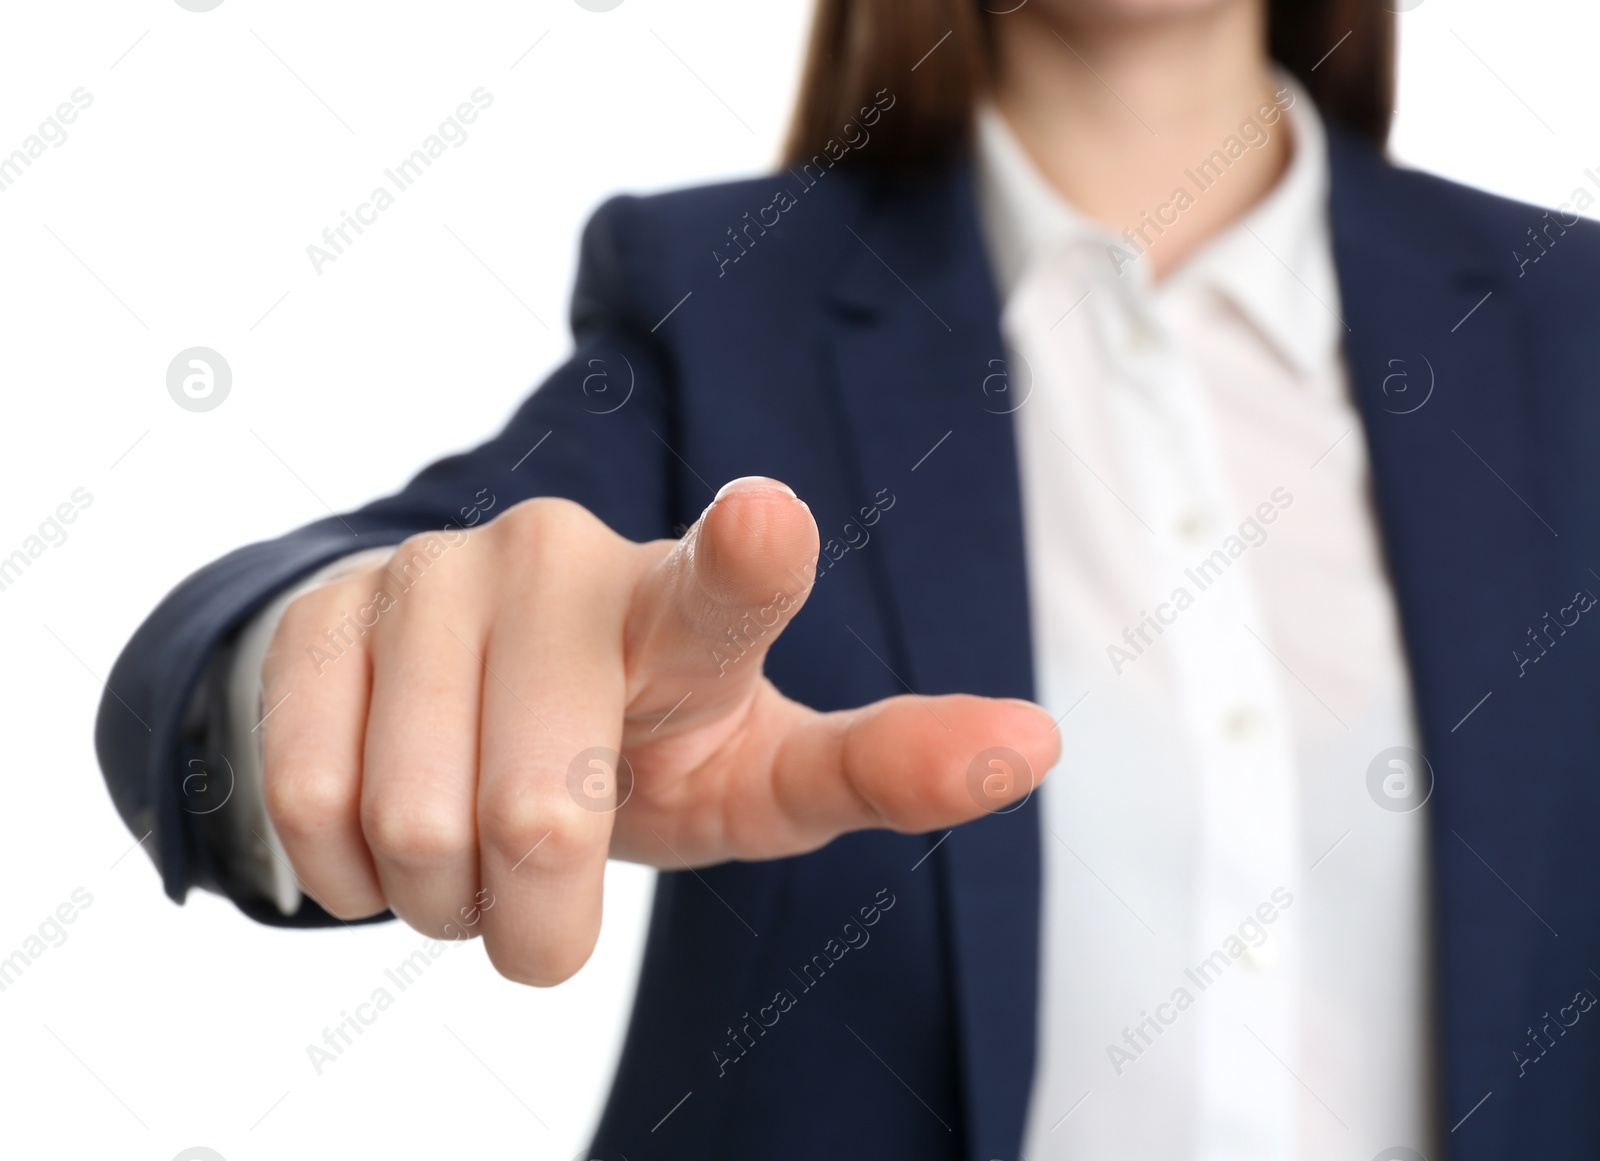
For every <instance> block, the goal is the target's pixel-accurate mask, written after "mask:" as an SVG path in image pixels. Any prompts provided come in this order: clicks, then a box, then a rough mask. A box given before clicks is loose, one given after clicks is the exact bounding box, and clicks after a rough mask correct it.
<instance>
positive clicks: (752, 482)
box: [712, 476, 794, 504]
mask: <svg viewBox="0 0 1600 1161" xmlns="http://www.w3.org/2000/svg"><path fill="white" fill-rule="evenodd" d="M757 491H768V492H782V493H783V494H784V495H786V496H789V497H791V498H794V490H793V489H792V488H790V487H789V485H788V484H785V483H781V482H779V481H778V480H774V479H772V478H771V477H770V476H740V477H739V478H738V479H737V480H729V481H728V482H727V483H726V484H723V485H722V488H721V490H720V491H718V492H717V494H716V497H715V499H713V500H712V503H713V504H714V503H716V501H717V500H720V499H722V498H723V497H724V496H731V495H733V493H735V492H757Z"/></svg>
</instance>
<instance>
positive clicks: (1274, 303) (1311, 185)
mask: <svg viewBox="0 0 1600 1161" xmlns="http://www.w3.org/2000/svg"><path fill="white" fill-rule="evenodd" d="M1279 86H1280V89H1286V90H1287V91H1288V93H1289V94H1290V95H1291V96H1292V98H1293V100H1292V101H1291V102H1290V104H1289V106H1288V109H1287V112H1286V116H1285V119H1286V120H1287V122H1288V125H1289V128H1290V132H1291V134H1292V139H1293V145H1294V149H1293V153H1292V155H1291V158H1290V161H1289V166H1288V169H1287V170H1286V171H1285V172H1284V174H1283V176H1282V177H1281V178H1280V179H1279V181H1278V183H1277V184H1276V185H1275V186H1273V188H1272V189H1271V190H1270V191H1269V192H1268V193H1267V195H1266V197H1264V198H1262V199H1261V201H1259V202H1258V203H1256V205H1254V206H1253V207H1251V208H1250V210H1249V211H1248V212H1247V213H1246V214H1245V216H1244V217H1242V218H1240V219H1239V220H1238V221H1236V222H1234V223H1233V224H1232V225H1230V226H1229V227H1227V229H1225V230H1224V231H1223V232H1222V233H1221V234H1218V235H1217V236H1216V237H1214V238H1212V239H1211V240H1210V241H1209V242H1207V243H1206V244H1205V245H1204V246H1202V247H1201V248H1200V249H1199V250H1197V251H1196V252H1195V253H1194V254H1193V255H1191V256H1190V257H1189V258H1188V259H1187V260H1186V261H1185V262H1184V263H1183V264H1182V265H1181V266H1180V267H1178V268H1177V269H1176V270H1174V271H1173V272H1172V273H1171V274H1169V275H1168V276H1167V278H1166V279H1165V280H1163V282H1162V283H1161V284H1160V285H1158V286H1154V287H1152V286H1151V285H1150V283H1149V276H1148V270H1147V268H1145V267H1144V265H1143V264H1142V263H1139V262H1132V263H1128V262H1122V263H1120V264H1119V263H1116V262H1114V261H1113V260H1112V258H1111V254H1112V251H1111V250H1110V249H1109V248H1110V247H1121V248H1122V249H1123V251H1124V253H1126V251H1127V244H1126V243H1125V242H1123V241H1122V240H1121V239H1119V238H1117V237H1115V236H1114V235H1113V234H1112V233H1111V231H1109V230H1107V229H1106V228H1105V227H1103V226H1101V225H1100V224H1099V223H1097V222H1094V221H1092V220H1091V219H1089V218H1088V217H1086V216H1085V215H1084V214H1082V213H1081V212H1079V211H1078V210H1077V209H1076V208H1074V207H1073V206H1071V205H1070V204H1069V203H1068V202H1067V201H1066V200H1065V199H1064V198H1063V197H1062V196H1061V195H1060V194H1059V193H1057V192H1056V191H1055V189H1054V188H1053V187H1052V186H1051V185H1050V184H1049V182H1048V181H1047V180H1046V179H1045V178H1044V176H1043V175H1042V174H1041V173H1040V172H1039V170H1038V168H1037V167H1036V166H1035V165H1034V164H1033V161H1032V159H1031V158H1030V157H1029V156H1028V155H1027V152H1026V151H1025V150H1024V149H1023V147H1022V144H1021V142H1019V141H1018V140H1017V137H1016V135H1015V134H1014V133H1013V132H1012V130H1011V128H1010V127H1009V126H1008V125H1007V124H1006V122H1005V119H1004V118H1003V117H1002V116H1001V115H1000V113H999V111H998V110H996V109H995V108H994V107H993V106H992V105H989V104H985V105H984V106H982V107H981V108H980V110H979V113H978V137H977V180H978V194H979V205H980V212H981V215H982V219H983V221H982V224H983V230H984V235H985V240H986V243H987V246H988V250H989V255H990V262H991V264H992V266H993V268H994V272H995V280H996V283H997V285H998V288H999V291H1000V294H1001V296H1002V300H1003V301H1005V300H1009V299H1010V297H1011V295H1012V293H1013V292H1014V291H1015V290H1016V288H1017V285H1018V284H1019V283H1020V282H1021V281H1022V279H1023V278H1024V277H1025V276H1026V275H1027V274H1028V273H1029V272H1030V270H1031V269H1032V268H1034V267H1036V266H1038V265H1041V264H1045V263H1048V262H1050V261H1052V260H1053V259H1056V260H1059V257H1060V256H1061V255H1063V254H1065V253H1069V252H1079V253H1082V254H1084V255H1086V256H1087V255H1090V254H1093V255H1094V256H1095V258H1096V259H1097V261H1094V262H1090V263H1089V264H1088V269H1089V270H1090V271H1092V272H1093V275H1092V276H1093V277H1096V278H1098V279H1101V280H1103V281H1106V282H1110V281H1111V280H1117V281H1119V282H1122V283H1123V285H1124V289H1126V290H1130V291H1132V292H1133V293H1134V294H1136V295H1139V296H1141V297H1146V298H1149V299H1151V300H1155V301H1158V300H1159V299H1161V298H1164V297H1168V296H1171V295H1176V294H1183V293H1186V292H1189V291H1192V290H1196V289H1199V290H1210V291H1214V292H1215V293H1217V294H1220V295H1222V296H1223V297H1225V298H1226V299H1228V300H1229V301H1230V302H1231V303H1232V304H1233V305H1234V306H1235V307H1236V308H1237V309H1238V310H1239V311H1240V312H1241V313H1242V314H1243V315H1244V316H1245V318H1246V319H1247V320H1248V321H1249V322H1250V323H1251V325H1253V326H1254V327H1256V328H1257V329H1258V330H1260V331H1261V332H1262V334H1263V335H1264V336H1265V337H1266V339H1267V341H1268V342H1269V343H1271V344H1272V346H1273V347H1274V348H1275V349H1276V350H1277V351H1278V352H1279V353H1280V354H1281V355H1282V356H1283V357H1284V358H1285V359H1286V360H1287V361H1288V362H1289V364H1290V365H1291V366H1292V367H1294V368H1295V369H1296V370H1297V371H1299V372H1300V373H1301V374H1302V375H1308V374H1311V373H1313V372H1315V371H1317V370H1319V369H1321V368H1324V367H1326V366H1327V365H1328V363H1329V361H1330V360H1332V359H1333V358H1334V356H1335V352H1336V349H1337V346H1338V344H1339V341H1340V338H1341V336H1342V334H1343V332H1344V330H1345V325H1344V323H1343V322H1342V320H1341V317H1340V305H1339V286H1338V277H1337V273H1336V271H1335V268H1334V264H1333V250H1332V239H1331V234H1330V230H1329V226H1328V214H1327V204H1328V183H1329V176H1328V156H1327V135H1326V132H1325V130H1324V128H1323V124H1322V118H1321V116H1320V115H1319V114H1318V112H1317V109H1316V106H1315V104H1314V103H1313V102H1312V100H1311V98H1310V96H1309V95H1308V94H1307V93H1306V91H1305V90H1304V88H1303V87H1302V86H1300V84H1299V83H1298V82H1296V81H1295V80H1294V79H1293V78H1292V77H1290V76H1288V75H1287V74H1280V75H1279ZM1269 131H1270V130H1269ZM1191 192H1193V191H1191ZM1202 196H1203V195H1202ZM1119 268H1120V270H1121V275H1120V277H1119V273H1118V272H1119ZM1129 280H1131V285H1129Z"/></svg>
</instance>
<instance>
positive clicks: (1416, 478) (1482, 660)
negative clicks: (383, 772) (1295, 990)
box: [1330, 132, 1582, 1158]
mask: <svg viewBox="0 0 1600 1161" xmlns="http://www.w3.org/2000/svg"><path fill="white" fill-rule="evenodd" d="M1330 152H1331V157H1332V161H1333V165H1332V173H1333V189H1332V218H1333V228H1334V247H1335V256H1336V260H1337V264H1338V268H1339V275H1340V283H1341V295H1342V299H1343V303H1344V311H1345V318H1346V320H1347V323H1348V325H1349V328H1350V330H1349V334H1348V338H1347V347H1346V352H1347V356H1348V361H1349V370H1350V378H1351V384H1352V390H1353V391H1354V393H1355V396H1356V399H1357V401H1358V404H1359V407H1360V410H1361V414H1362V418H1363V425H1364V428H1365V430H1366V433H1367V441H1368V444H1369V446H1370V448H1371V455H1372V471H1373V479H1374V484H1375V488H1376V494H1377V506H1378V511H1379V516H1380V520H1381V523H1382V528H1383V539H1384V543H1385V546H1386V549H1387V555H1388V563H1389V567H1390V572H1391V576H1392V580H1393V583H1394V588H1395V593H1396V597H1397V601H1398V604H1399V609H1400V616H1401V623H1402V626H1403V632H1404V637H1405V642H1406V647H1407V652H1408V655H1409V660H1410V666H1411V672H1412V681H1413V689H1414V693H1415V698H1416V704H1417V710H1418V714H1419V717H1420V724H1421V732H1422V739H1423V747H1424V750H1425V752H1426V754H1427V756H1428V759H1429V761H1430V763H1431V764H1432V767H1433V773H1434V778H1435V785H1434V791H1433V796H1432V798H1431V800H1430V801H1429V810H1430V812H1431V814H1430V823H1431V832H1432V870H1433V893H1434V899H1433V904H1434V907H1433V914H1434V925H1435V926H1434V933H1433V934H1434V937H1435V943H1436V948H1435V960H1436V967H1435V985H1436V986H1435V1005H1436V1013H1435V1014H1436V1017H1437V1022H1438V1030H1437V1037H1436V1048H1437V1052H1436V1056H1437V1059H1439V1060H1440V1061H1441V1064H1442V1085H1441V1092H1440V1097H1441V1103H1442V1106H1443V1107H1442V1108H1441V1109H1440V1110H1439V1113H1440V1116H1439V1119H1440V1121H1441V1122H1442V1127H1441V1130H1440V1137H1441V1138H1442V1139H1445V1140H1447V1141H1448V1143H1449V1145H1450V1148H1451V1153H1452V1155H1453V1156H1456V1157H1458V1158H1479V1157H1482V1158H1490V1157H1501V1156H1506V1155H1508V1154H1509V1153H1510V1152H1512V1151H1513V1150H1512V1149H1511V1148H1510V1141H1509V1140H1508V1139H1507V1134H1508V1131H1509V1130H1510V1127H1511V1126H1513V1125H1514V1124H1515V1123H1516V1122H1517V1120H1518V1119H1519V1118H1520V1117H1522V1116H1524V1115H1525V1114H1526V1113H1527V1112H1528V1110H1527V1109H1526V1108H1520V1109H1519V1107H1518V1102H1519V1101H1521V1100H1524V1099H1526V1098H1528V1097H1529V1096H1530V1095H1531V1093H1532V1089H1531V1087H1530V1086H1532V1084H1533V1082H1532V1081H1523V1082H1521V1083H1520V1085H1519V1082H1518V1080H1517V1079H1516V1077H1515V1076H1514V1075H1512V1074H1511V1073H1508V1072H1507V1071H1506V1062H1507V1061H1508V1060H1510V1059H1511V1058H1510V1055H1509V1053H1510V1051H1511V1050H1512V1049H1513V1048H1515V1047H1517V1045H1518V1044H1519V1043H1521V1027H1522V1024H1523V1023H1524V1022H1526V1020H1527V1019H1530V1018H1532V1017H1533V1016H1534V1015H1536V1014H1537V1013H1538V1012H1540V1011H1542V1010H1543V1009H1544V1008H1546V1007H1548V1006H1549V1004H1550V1001H1551V999H1552V998H1553V997H1551V996H1541V995H1540V994H1539V989H1538V988H1537V987H1535V986H1534V984H1535V978H1534V977H1535V971H1534V967H1533V965H1534V964H1537V962H1538V961H1539V960H1540V959H1542V958H1544V959H1547V958H1548V957H1550V956H1552V955H1553V954H1554V953H1555V951H1556V947H1557V945H1556V944H1555V942H1554V938H1555V937H1554V931H1553V930H1551V929H1549V928H1548V926H1541V924H1542V923H1543V920H1542V919H1540V918H1539V917H1538V915H1537V914H1535V913H1533V912H1532V911H1531V910H1527V909H1524V906H1523V905H1521V904H1519V900H1518V897H1514V896H1513V894H1512V893H1511V891H1510V890H1509V889H1508V888H1507V886H1506V884H1507V883H1508V882H1509V883H1517V884H1519V885H1524V889H1525V890H1526V889H1527V887H1528V886H1533V885H1537V884H1538V883H1540V882H1541V881H1543V880H1544V879H1545V878H1546V871H1547V870H1548V869H1549V864H1550V861H1551V860H1552V859H1556V858H1559V846H1558V845H1557V844H1552V843H1548V842H1543V841H1538V840H1537V838H1536V837H1535V841H1533V842H1527V841H1525V840H1526V839H1527V838H1528V837H1529V836H1538V835H1539V834H1540V833H1541V829H1542V827H1541V821H1540V819H1539V818H1537V817H1529V813H1530V811H1543V810H1545V809H1546V808H1547V807H1548V805H1549V804H1548V802H1547V801H1545V796H1544V795H1543V794H1541V793H1536V792H1535V793H1529V792H1528V789H1529V786H1528V784H1524V785H1522V786H1518V787H1516V789H1517V791H1518V792H1516V793H1512V792H1510V791H1511V790H1512V789H1513V780H1516V779H1518V778H1519V777H1520V774H1519V767H1523V766H1525V765H1526V762H1525V761H1524V760H1523V758H1524V755H1522V754H1519V752H1518V751H1519V750H1522V749H1524V743H1525V741H1526V738H1525V736H1524V735H1525V734H1526V733H1527V730H1526V729H1525V728H1524V729H1518V728H1516V727H1515V726H1513V725H1512V724H1510V722H1508V719H1507V717H1506V713H1507V711H1510V710H1512V708H1513V706H1514V705H1516V704H1517V703H1516V701H1515V700H1513V699H1517V698H1518V697H1519V696H1520V694H1521V692H1522V690H1523V689H1525V688H1527V683H1523V685H1522V686H1520V687H1519V686H1516V685H1515V684H1514V683H1515V681H1516V671H1515V668H1514V667H1509V668H1508V665H1507V662H1506V658H1507V656H1508V653H1507V649H1508V647H1509V646H1515V645H1517V644H1518V643H1519V639H1520V636H1521V633H1522V627H1523V625H1524V624H1525V623H1526V622H1527V620H1528V619H1529V618H1530V617H1531V616H1534V615H1536V614H1537V613H1538V611H1539V610H1541V609H1543V608H1544V607H1545V605H1544V602H1547V601H1549V600H1551V599H1554V598H1556V597H1560V596H1563V595H1564V594H1569V593H1570V591H1571V587H1570V586H1569V587H1568V588H1566V589H1561V588H1558V587H1557V588H1552V585H1553V583H1554V582H1553V581H1552V580H1551V579H1550V578H1551V577H1552V576H1553V575H1554V571H1555V570H1553V569H1552V563H1553V559H1554V551H1555V547H1556V545H1557V543H1558V542H1557V537H1556V535H1555V530H1554V529H1552V528H1551V527H1550V526H1549V525H1547V524H1546V523H1545V521H1544V517H1543V516H1542V515H1541V514H1540V510H1541V509H1542V508H1544V506H1543V505H1542V504H1541V501H1540V496H1539V493H1538V491H1537V482H1538V470H1537V468H1538V465H1537V464H1536V463H1535V455H1536V451H1535V448H1536V441H1535V440H1534V439H1533V438H1532V433H1531V431H1530V424H1531V420H1530V416H1529V411H1528V403H1527V399H1528V395H1527V393H1526V391H1524V390H1522V389H1521V388H1520V387H1519V384H1520V383H1521V382H1522V381H1524V380H1525V379H1526V378H1527V368H1526V365H1525V364H1524V365H1522V366H1519V365H1518V362H1519V360H1518V358H1517V352H1518V350H1519V344H1518V341H1517V340H1518V328H1519V326H1520V323H1519V320H1518V313H1517V312H1518V309H1519V307H1518V302H1517V298H1516V285H1515V284H1516V280H1515V278H1512V277H1508V274H1507V272H1506V271H1505V270H1504V269H1499V270H1496V269H1493V268H1489V267H1488V266H1487V264H1486V262H1485V261H1484V258H1483V255H1484V254H1485V252H1486V250H1487V249H1488V247H1487V246H1486V244H1485V240H1484V239H1482V238H1479V237H1474V236H1472V235H1471V234H1470V233H1469V231H1468V230H1467V229H1466V228H1465V227H1464V226H1462V225H1460V224H1458V219H1457V218H1455V216H1454V215H1453V214H1452V212H1451V207H1450V204H1449V201H1448V198H1447V197H1445V196H1441V195H1442V194H1443V192H1444V191H1443V187H1441V186H1440V185H1439V184H1438V183H1432V182H1429V183H1427V184H1426V185H1424V181H1425V179H1421V178H1418V177H1416V176H1413V175H1407V174H1405V173H1403V172H1402V171H1398V170H1395V169H1393V168H1391V167H1389V166H1387V165H1385V164H1383V163H1382V162H1381V161H1380V160H1379V159H1378V158H1377V157H1376V156H1374V155H1372V154H1371V152H1370V151H1369V150H1367V149H1366V147H1365V146H1363V145H1361V144H1359V143H1357V142H1355V141H1352V140H1350V139H1348V138H1346V137H1344V136H1343V135H1342V134H1339V133H1337V132H1335V133H1333V134H1331V136H1330ZM1504 241H1505V245H1504V252H1505V253H1509V252H1510V249H1511V247H1512V245H1513V244H1514V243H1515V242H1516V241H1517V238H1516V237H1515V236H1508V237H1507V238H1506V239H1505V240H1504ZM1494 253H1495V254H1496V255H1499V254H1500V253H1501V251H1500V250H1498V249H1496V250H1495V251H1494ZM1430 393H1431V394H1430ZM1544 510H1548V509H1547V508H1545V509H1544ZM1573 580H1574V582H1576V581H1577V580H1578V576H1577V575H1575V576H1574V577H1573ZM1508 678H1509V679H1510V680H1507V679H1508ZM1495 693H1498V694H1499V697H1498V698H1496V699H1495V700H1493V701H1486V700H1485V699H1486V698H1488V697H1491V696H1492V695H1494V694H1495ZM1496 701H1498V703H1499V704H1498V705H1497V704H1495V702H1496ZM1525 724H1526V725H1531V724H1532V722H1531V721H1529V722H1527V723H1525ZM1553 727H1554V728H1555V729H1556V730H1558V731H1559V730H1560V729H1561V728H1562V727H1560V725H1559V723H1553ZM1532 781H1533V780H1531V779H1530V780H1529V782H1530V783H1531V782H1532ZM1480 856H1481V857H1480ZM1485 860H1487V862H1486V861H1485ZM1486 866H1492V868H1493V869H1492V870H1491V871H1486V870H1485V867H1486ZM1502 874H1503V875H1504V876H1505V879H1502V880H1500V881H1499V882H1496V879H1497V878H1498V877H1499V876H1500V875H1502ZM1564 942H1570V940H1568V941H1564ZM1511 948H1521V949H1522V951H1521V952H1520V953H1516V954H1513V953H1511V952H1510V951H1509V950H1508V949H1511ZM1581 983H1582V978H1581V972H1579V973H1578V976H1577V977H1576V978H1575V980H1574V983H1573V986H1574V987H1577V986H1580V985H1581ZM1507 1025H1509V1026H1507ZM1489 1092H1494V1093H1495V1095H1494V1097H1493V1099H1492V1100H1487V1101H1486V1097H1485V1094H1486V1093H1489ZM1480 1102H1483V1103H1482V1104H1481V1107H1480ZM1469 1114H1471V1116H1470V1119H1468V1117H1469ZM1451 1126H1458V1127H1457V1128H1456V1129H1455V1130H1453V1131H1452V1130H1451Z"/></svg>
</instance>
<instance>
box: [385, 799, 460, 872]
mask: <svg viewBox="0 0 1600 1161" xmlns="http://www.w3.org/2000/svg"><path fill="white" fill-rule="evenodd" d="M361 830H362V833H363V834H365V835H366V837H367V844H368V845H369V846H370V847H371V848H372V850H373V852H374V853H376V854H378V855H380V856H381V857H383V858H386V859H388V860H390V861H391V862H395V863H398V864H400V865H402V866H408V867H423V868H426V867H435V866H442V865H445V864H447V863H450V862H453V861H456V860H459V859H460V858H461V857H462V856H463V855H465V854H467V853H468V852H469V851H470V850H471V849H472V842H473V835H472V826H471V821H470V819H469V820H467V821H466V822H465V823H463V822H462V821H459V820H457V819H456V818H455V817H453V812H451V811H449V810H446V809H443V808H441V807H440V806H439V805H438V804H436V803H429V802H426V801H418V800H417V798H416V796H414V795H394V794H383V793H380V794H377V795H374V796H373V798H372V800H371V802H370V803H368V804H365V805H363V807H362V810H361Z"/></svg>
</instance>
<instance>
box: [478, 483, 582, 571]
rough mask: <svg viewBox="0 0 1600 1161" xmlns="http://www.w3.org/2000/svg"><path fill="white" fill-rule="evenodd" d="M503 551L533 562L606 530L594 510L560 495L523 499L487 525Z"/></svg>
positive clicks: (546, 558) (538, 561) (544, 559)
mask: <svg viewBox="0 0 1600 1161" xmlns="http://www.w3.org/2000/svg"><path fill="white" fill-rule="evenodd" d="M488 529H489V530H490V531H491V532H492V533H493V534H494V535H495V537H496V538H497V539H498V541H499V546H500V548H501V549H502V550H503V551H506V552H508V553H510V554H511V555H512V556H513V557H515V558H518V559H522V560H525V561H527V562H529V563H532V564H538V563H540V562H543V561H546V560H548V559H549V556H550V555H551V554H552V553H561V552H562V551H564V550H567V549H569V548H570V546H572V545H573V544H575V543H579V542H582V541H584V540H586V539H592V538H594V537H595V536H596V535H598V534H599V533H601V532H603V531H605V525H604V524H602V523H601V522H600V520H599V518H597V517H596V516H595V515H594V513H592V512H590V511H589V510H588V509H587V508H585V507H584V506H583V505H582V504H579V503H577V502H575V501H573V500H566V499H563V498H561V497H559V496H536V497H535V498H533V499H531V500H524V501H523V502H522V503H520V504H518V505H517V506H516V507H514V508H510V509H507V511H506V514H505V515H504V516H502V517H500V519H498V520H495V521H493V522H492V523H490V524H489V525H488Z"/></svg>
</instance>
